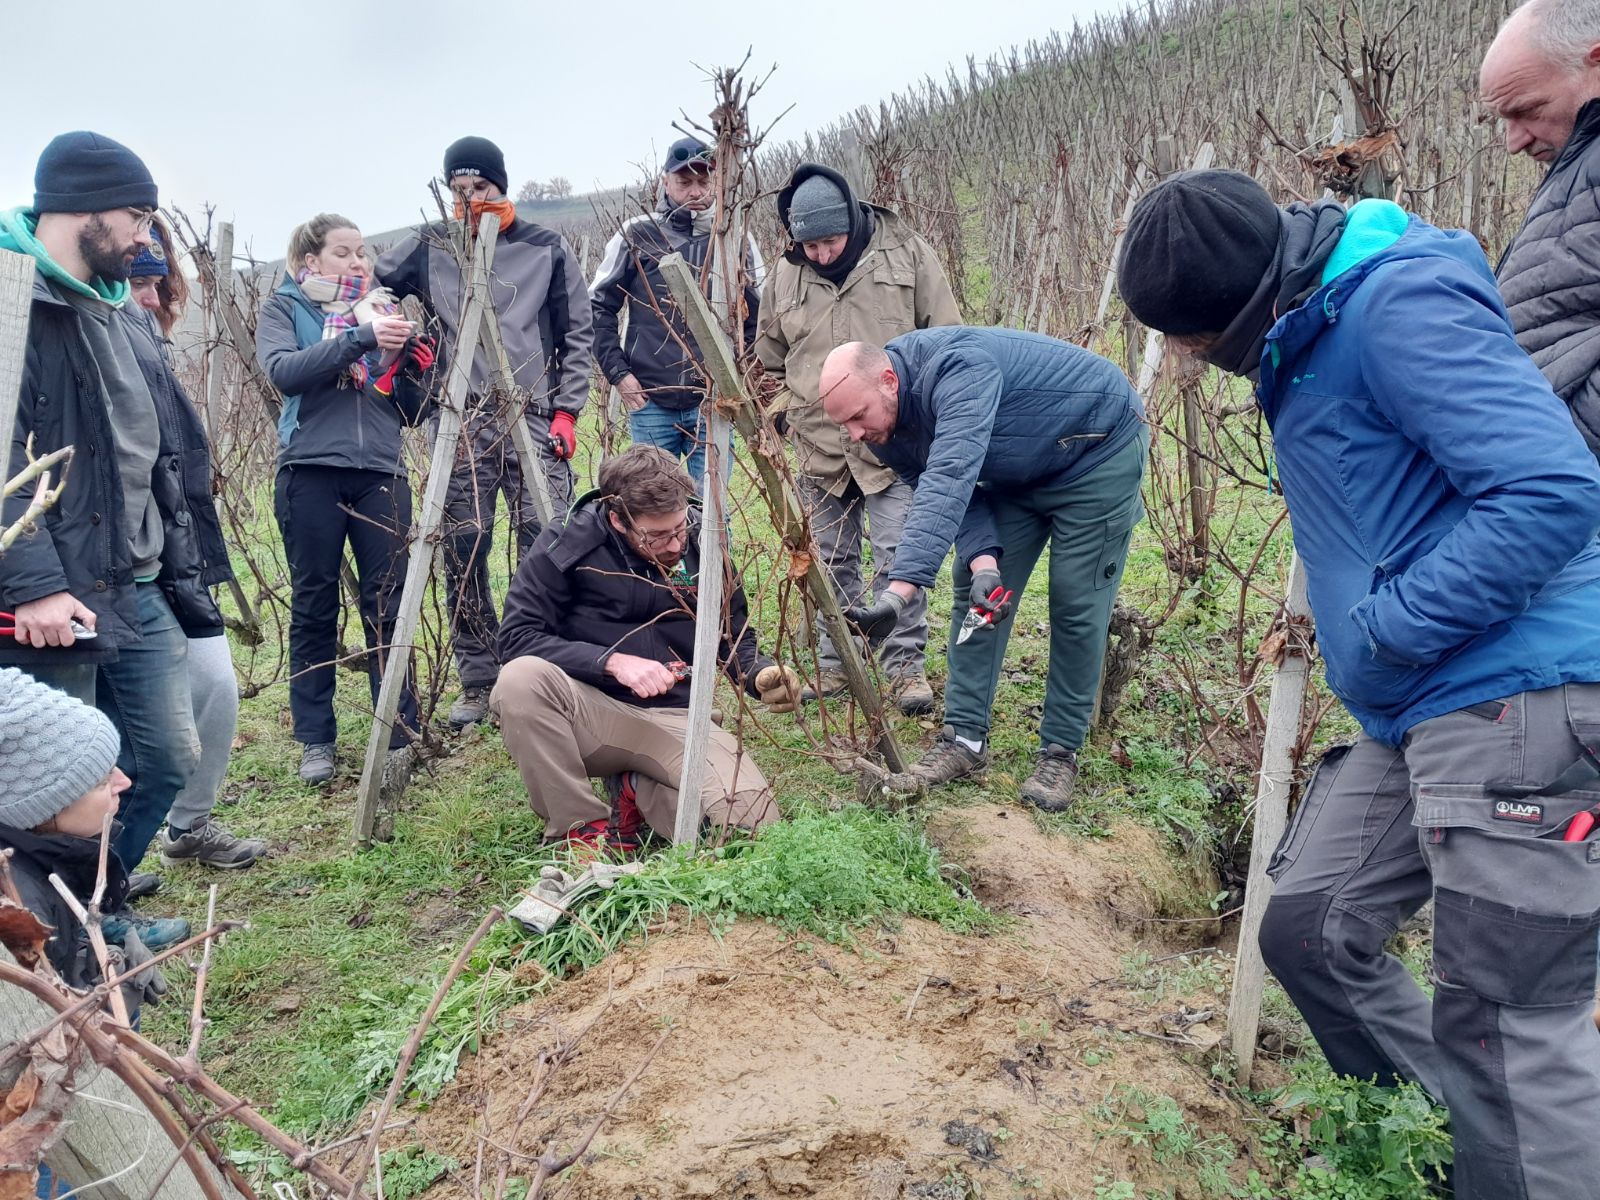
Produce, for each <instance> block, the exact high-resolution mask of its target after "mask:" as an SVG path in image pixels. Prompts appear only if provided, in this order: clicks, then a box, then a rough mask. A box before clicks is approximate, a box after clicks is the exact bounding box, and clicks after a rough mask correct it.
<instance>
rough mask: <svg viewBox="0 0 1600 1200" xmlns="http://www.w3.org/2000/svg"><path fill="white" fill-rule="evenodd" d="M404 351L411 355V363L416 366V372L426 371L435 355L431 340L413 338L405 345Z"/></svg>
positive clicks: (431, 364)
mask: <svg viewBox="0 0 1600 1200" xmlns="http://www.w3.org/2000/svg"><path fill="white" fill-rule="evenodd" d="M406 350H407V351H409V352H410V354H411V361H412V362H414V363H416V364H417V370H419V371H426V370H427V369H428V368H429V367H431V366H433V360H434V358H435V354H434V348H433V339H432V338H428V337H414V338H412V339H411V341H410V342H408V343H407V344H406Z"/></svg>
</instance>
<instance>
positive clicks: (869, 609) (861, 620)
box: [844, 588, 906, 645]
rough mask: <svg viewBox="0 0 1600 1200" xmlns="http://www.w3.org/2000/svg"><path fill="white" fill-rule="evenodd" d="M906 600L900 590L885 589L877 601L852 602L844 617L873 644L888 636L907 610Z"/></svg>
mask: <svg viewBox="0 0 1600 1200" xmlns="http://www.w3.org/2000/svg"><path fill="white" fill-rule="evenodd" d="M905 607H906V601H905V598H904V597H903V596H901V595H900V594H899V593H898V592H893V591H890V590H889V589H888V588H885V589H884V592H883V595H881V596H879V597H878V599H877V601H876V603H873V604H870V605H866V604H852V605H851V606H850V607H849V608H847V609H845V610H844V619H845V620H846V621H848V622H850V624H852V625H854V626H855V627H856V630H857V632H859V633H860V634H861V636H862V637H864V638H866V639H867V641H869V642H871V643H872V644H873V645H877V644H878V643H879V642H881V641H883V639H884V638H886V637H888V636H889V634H890V633H891V632H892V631H893V629H894V627H895V622H897V621H899V620H900V614H901V613H902V612H904V611H905Z"/></svg>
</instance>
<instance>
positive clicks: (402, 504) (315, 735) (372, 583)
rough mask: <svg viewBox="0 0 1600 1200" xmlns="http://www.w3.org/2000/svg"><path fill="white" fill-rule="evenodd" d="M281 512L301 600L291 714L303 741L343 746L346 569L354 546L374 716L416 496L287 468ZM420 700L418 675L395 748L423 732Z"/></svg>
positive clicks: (292, 626) (398, 485) (337, 473)
mask: <svg viewBox="0 0 1600 1200" xmlns="http://www.w3.org/2000/svg"><path fill="white" fill-rule="evenodd" d="M273 510H274V512H275V514H276V515H277V518H278V528H279V529H280V530H282V532H283V549H284V554H285V556H286V557H287V558H288V561H289V583H290V588H291V592H292V595H293V600H292V602H291V608H290V614H289V670H290V679H289V711H290V713H291V714H292V715H293V717H294V738H295V741H297V742H300V743H302V744H305V745H311V744H313V743H317V742H332V741H335V740H336V734H337V728H338V727H337V722H336V721H335V720H334V714H333V694H334V683H335V674H334V672H335V669H336V668H335V660H336V659H337V658H338V655H339V609H340V605H341V603H342V601H341V599H340V596H339V567H340V565H341V564H342V563H343V561H344V547H345V543H346V542H347V541H348V542H349V543H350V549H351V552H352V553H353V554H354V555H355V560H356V577H357V579H358V580H359V581H360V585H361V628H362V632H363V633H364V634H365V635H366V642H367V650H368V654H367V675H368V677H369V679H370V681H371V684H372V702H373V706H374V708H376V706H377V702H378V686H379V684H380V683H381V682H382V680H383V666H384V663H385V662H386V661H387V648H388V645H389V642H390V638H391V635H392V633H393V630H394V617H395V612H396V610H397V609H398V608H399V606H400V591H401V588H402V586H403V585H404V583H405V572H406V562H405V560H406V543H407V536H408V534H409V533H410V530H411V488H410V486H409V484H408V482H407V480H406V479H405V477H404V476H396V475H391V474H389V473H387V472H385V471H354V470H349V469H347V468H343V467H305V466H288V467H281V468H279V470H278V478H277V485H276V487H275V489H274V495H273ZM417 727H418V726H417V694H416V689H415V687H414V685H413V681H412V679H411V676H410V674H409V673H408V674H407V677H406V686H405V690H404V691H403V692H402V693H401V696H400V711H399V713H398V716H397V719H396V721H395V727H394V734H393V736H392V737H391V738H390V740H389V745H390V746H391V747H395V746H403V745H405V744H406V743H407V742H409V741H410V740H411V736H412V734H413V733H414V732H415V730H416V729H417Z"/></svg>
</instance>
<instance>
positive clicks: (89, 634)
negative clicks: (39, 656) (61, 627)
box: [0, 612, 100, 642]
mask: <svg viewBox="0 0 1600 1200" xmlns="http://www.w3.org/2000/svg"><path fill="white" fill-rule="evenodd" d="M16 636H17V618H16V617H15V616H14V615H12V614H11V613H8V612H0V637H12V638H14V637H16ZM72 636H73V637H75V638H77V639H78V640H79V641H80V642H86V641H88V640H89V639H90V638H94V637H99V636H100V635H99V634H97V633H96V632H95V631H94V630H92V629H90V628H89V627H88V626H87V625H84V624H82V623H81V622H78V621H73V622H72Z"/></svg>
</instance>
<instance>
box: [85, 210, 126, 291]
mask: <svg viewBox="0 0 1600 1200" xmlns="http://www.w3.org/2000/svg"><path fill="white" fill-rule="evenodd" d="M78 253H79V254H81V255H82V256H83V263H84V266H86V267H88V268H89V277H90V278H91V279H92V278H94V277H95V276H99V277H100V278H101V279H103V280H105V281H106V282H107V283H124V282H126V281H127V278H128V269H129V268H130V267H132V266H133V260H134V259H135V258H137V257H138V254H139V246H138V243H136V242H130V243H129V244H128V245H126V246H118V245H117V242H116V238H115V237H113V236H112V233H111V228H110V226H108V225H107V224H106V223H105V222H104V221H103V220H101V218H100V214H99V213H93V214H91V215H90V217H89V220H88V222H87V223H86V224H85V225H84V227H83V228H82V229H80V230H79V231H78Z"/></svg>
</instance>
